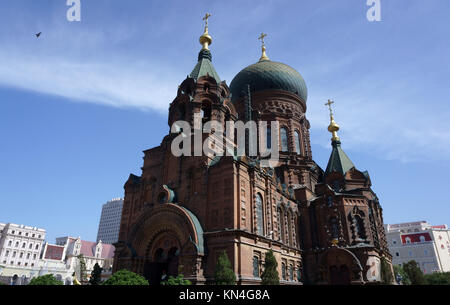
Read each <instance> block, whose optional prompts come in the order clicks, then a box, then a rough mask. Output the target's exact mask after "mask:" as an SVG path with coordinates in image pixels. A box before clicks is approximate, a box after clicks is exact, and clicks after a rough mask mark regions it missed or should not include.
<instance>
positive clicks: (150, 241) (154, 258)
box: [116, 203, 204, 285]
mask: <svg viewBox="0 0 450 305" xmlns="http://www.w3.org/2000/svg"><path fill="white" fill-rule="evenodd" d="M129 236H131V238H130V240H129V241H128V242H127V248H129V249H134V253H131V252H130V253H129V251H128V250H125V249H124V250H123V251H122V252H121V254H120V257H119V258H118V262H117V266H129V267H128V268H130V270H131V271H133V272H137V273H140V274H142V275H144V276H145V277H146V278H147V280H148V281H149V283H150V284H151V285H159V284H160V282H161V279H162V277H163V275H164V274H165V275H166V277H167V278H168V277H169V276H171V275H172V276H177V275H178V272H181V273H183V275H184V276H185V277H186V278H188V279H189V280H191V281H192V282H194V283H195V282H197V281H198V282H203V281H204V277H203V270H202V269H201V265H200V264H201V260H202V257H203V255H204V245H203V229H202V227H201V225H200V222H199V221H198V219H197V217H196V216H195V215H194V214H192V212H190V211H189V210H187V209H186V208H184V207H181V206H179V205H177V204H173V203H164V204H159V205H155V206H154V207H152V208H150V209H148V210H147V211H146V212H145V213H144V214H142V215H141V216H140V217H139V219H138V220H137V221H136V223H135V225H134V226H133V228H132V229H131V230H130V232H129ZM122 257H123V258H122ZM116 268H118V267H116ZM122 268H123V267H122ZM179 269H180V271H179Z"/></svg>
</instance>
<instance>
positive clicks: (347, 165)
mask: <svg viewBox="0 0 450 305" xmlns="http://www.w3.org/2000/svg"><path fill="white" fill-rule="evenodd" d="M331 145H332V146H333V151H332V152H331V156H330V160H328V165H327V169H326V171H325V175H328V174H330V173H332V172H338V173H341V174H342V175H345V173H346V172H348V171H349V170H350V169H352V168H353V167H355V165H353V162H352V161H351V160H350V158H349V157H348V156H347V155H346V154H345V152H344V151H343V150H342V148H341V142H340V141H333V142H332V143H331Z"/></svg>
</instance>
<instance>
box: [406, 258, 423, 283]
mask: <svg viewBox="0 0 450 305" xmlns="http://www.w3.org/2000/svg"><path fill="white" fill-rule="evenodd" d="M403 270H404V271H405V273H406V274H407V276H408V278H409V280H410V281H411V285H426V281H425V277H424V276H423V273H422V270H420V268H419V266H418V265H417V262H416V261H414V260H412V261H409V262H407V263H404V264H403Z"/></svg>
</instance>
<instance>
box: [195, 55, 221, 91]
mask: <svg viewBox="0 0 450 305" xmlns="http://www.w3.org/2000/svg"><path fill="white" fill-rule="evenodd" d="M206 75H209V76H211V77H213V78H214V79H215V80H216V82H217V83H218V84H219V83H220V77H219V75H218V74H217V72H216V69H214V66H213V64H212V54H211V52H210V51H209V50H201V51H200V53H198V62H197V65H195V67H194V70H192V72H191V74H189V77H190V78H193V79H195V80H198V79H199V78H200V77H202V76H206Z"/></svg>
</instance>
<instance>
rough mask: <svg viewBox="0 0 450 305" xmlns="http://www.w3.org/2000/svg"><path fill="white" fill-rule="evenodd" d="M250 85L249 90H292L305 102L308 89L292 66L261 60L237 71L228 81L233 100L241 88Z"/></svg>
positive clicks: (240, 94)
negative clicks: (229, 81)
mask: <svg viewBox="0 0 450 305" xmlns="http://www.w3.org/2000/svg"><path fill="white" fill-rule="evenodd" d="M246 85H250V91H251V92H256V91H263V90H268V89H279V90H285V91H289V92H292V93H294V94H296V95H298V96H299V97H300V98H301V99H302V100H303V101H305V102H306V100H307V98H308V89H307V88H306V84H305V81H304V79H303V77H302V76H301V75H300V73H298V72H297V71H296V70H295V69H293V68H292V67H290V66H288V65H285V64H283V63H280V62H275V61H271V60H262V61H259V62H257V63H255V64H253V65H250V66H248V67H246V68H245V69H243V70H242V71H241V72H239V73H238V74H237V75H236V76H235V77H234V78H233V80H232V81H231V83H230V91H231V94H232V99H233V102H234V101H235V100H236V99H238V98H239V97H241V96H242V90H243V89H244V87H245V86H246Z"/></svg>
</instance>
